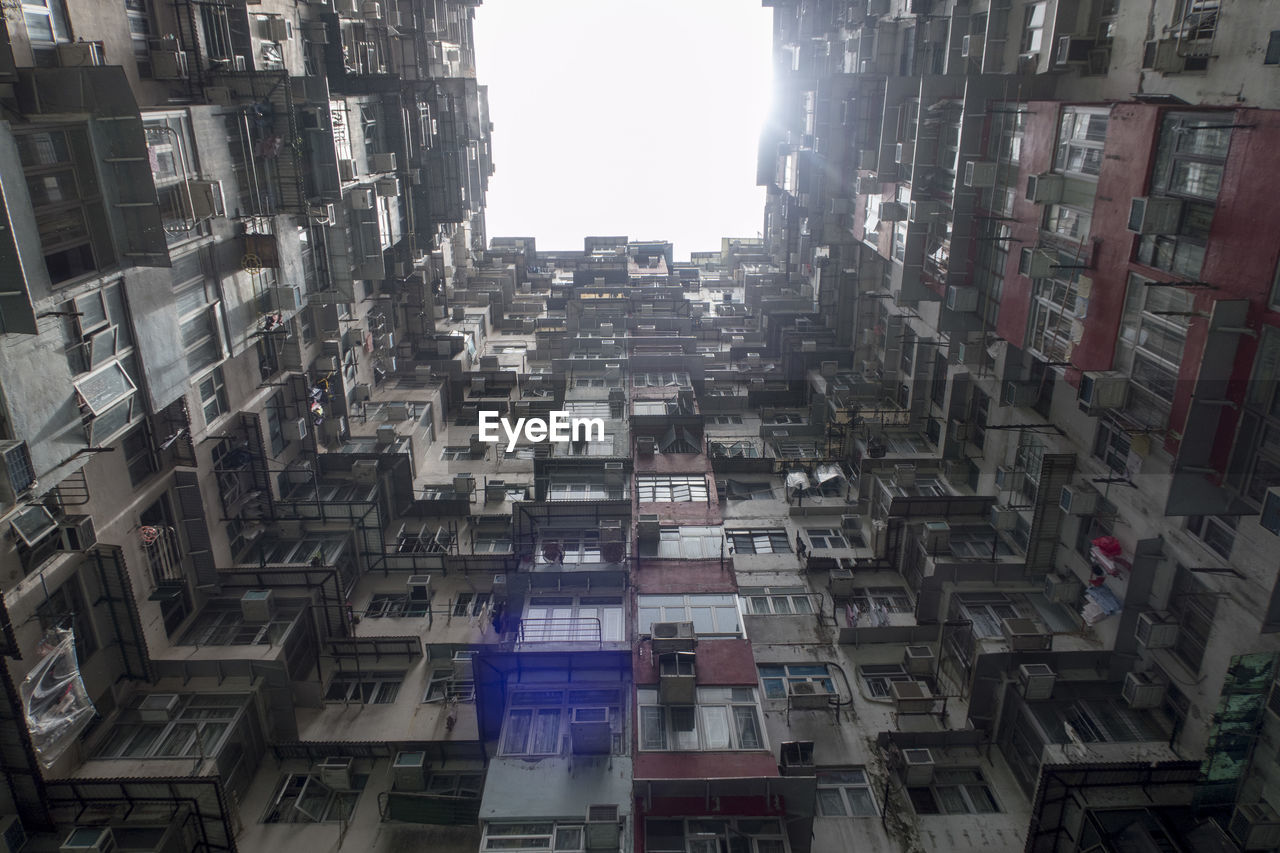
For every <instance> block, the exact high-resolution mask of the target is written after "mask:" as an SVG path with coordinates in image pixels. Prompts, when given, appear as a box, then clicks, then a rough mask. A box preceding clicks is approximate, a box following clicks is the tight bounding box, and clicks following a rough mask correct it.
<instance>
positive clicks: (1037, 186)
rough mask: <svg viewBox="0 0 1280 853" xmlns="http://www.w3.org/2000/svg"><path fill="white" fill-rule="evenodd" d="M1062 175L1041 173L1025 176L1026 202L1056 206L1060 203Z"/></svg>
mask: <svg viewBox="0 0 1280 853" xmlns="http://www.w3.org/2000/svg"><path fill="white" fill-rule="evenodd" d="M1063 183H1064V180H1063V177H1062V175H1054V174H1052V173H1049V172H1042V173H1041V174H1039V175H1028V176H1027V201H1033V202H1035V203H1036V204H1057V203H1058V202H1060V201H1062V188H1063Z"/></svg>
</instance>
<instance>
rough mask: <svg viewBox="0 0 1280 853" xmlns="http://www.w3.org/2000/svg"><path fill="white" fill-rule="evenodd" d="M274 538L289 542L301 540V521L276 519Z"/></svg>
mask: <svg viewBox="0 0 1280 853" xmlns="http://www.w3.org/2000/svg"><path fill="white" fill-rule="evenodd" d="M275 528H276V536H277V537H279V538H280V539H282V540H284V541H286V542H289V541H297V540H299V539H301V538H302V520H301V519H297V518H278V519H276V523H275Z"/></svg>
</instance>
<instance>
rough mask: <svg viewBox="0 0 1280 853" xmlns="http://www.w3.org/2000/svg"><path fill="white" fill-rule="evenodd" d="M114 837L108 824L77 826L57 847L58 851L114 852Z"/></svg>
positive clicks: (78, 852)
mask: <svg viewBox="0 0 1280 853" xmlns="http://www.w3.org/2000/svg"><path fill="white" fill-rule="evenodd" d="M115 849H116V837H115V836H114V835H113V834H112V833H111V827H109V826H77V827H76V828H75V829H73V830H71V834H70V835H68V836H67V837H66V838H65V839H64V840H63V842H62V846H61V847H59V848H58V853H115Z"/></svg>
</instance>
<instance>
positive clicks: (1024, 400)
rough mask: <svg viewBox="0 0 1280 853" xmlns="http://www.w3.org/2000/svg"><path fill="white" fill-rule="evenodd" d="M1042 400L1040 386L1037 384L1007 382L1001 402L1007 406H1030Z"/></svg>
mask: <svg viewBox="0 0 1280 853" xmlns="http://www.w3.org/2000/svg"><path fill="white" fill-rule="evenodd" d="M1039 399H1040V385H1039V383H1036V382H1006V383H1004V396H1003V397H1002V398H1001V400H1000V402H1001V403H1002V404H1003V405H1005V406H1030V405H1034V404H1035V402H1036V401H1037V400H1039Z"/></svg>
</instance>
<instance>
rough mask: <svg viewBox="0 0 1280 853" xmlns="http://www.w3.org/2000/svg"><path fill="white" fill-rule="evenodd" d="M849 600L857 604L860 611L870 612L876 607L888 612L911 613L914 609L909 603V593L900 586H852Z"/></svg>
mask: <svg viewBox="0 0 1280 853" xmlns="http://www.w3.org/2000/svg"><path fill="white" fill-rule="evenodd" d="M850 600H851V602H852V603H853V604H855V605H857V608H858V611H859V612H860V613H870V612H871V611H872V610H875V609H878V608H884V609H885V610H887V611H889V612H890V613H911V612H913V611H914V608H913V607H912V605H911V594H910V593H909V592H907V590H906V588H905V587H900V586H859V587H854V590H853V595H852V596H850Z"/></svg>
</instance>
